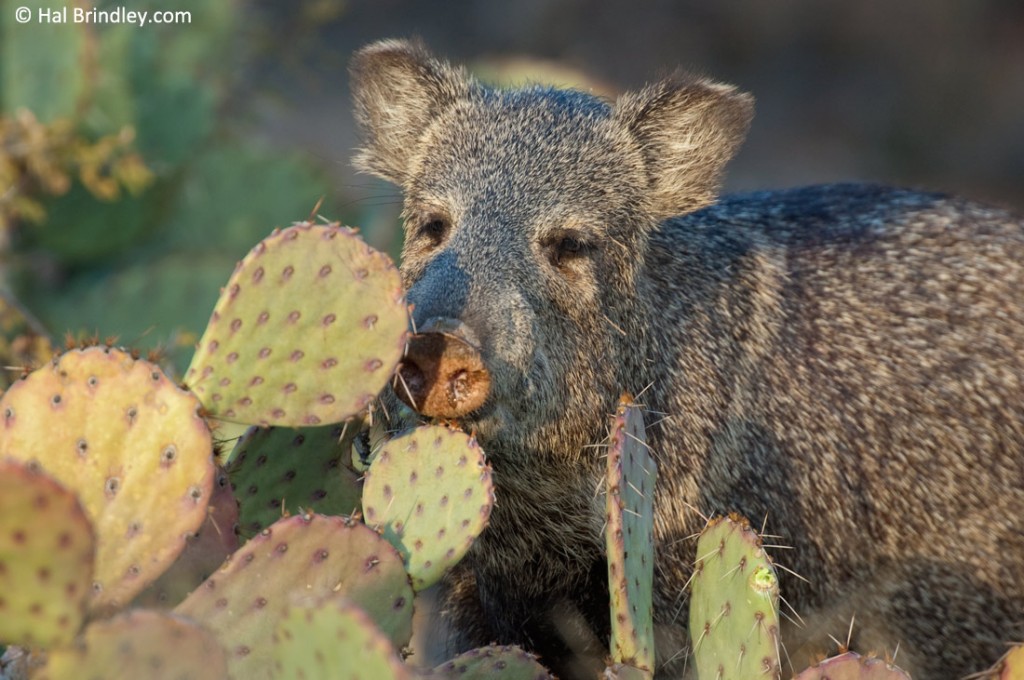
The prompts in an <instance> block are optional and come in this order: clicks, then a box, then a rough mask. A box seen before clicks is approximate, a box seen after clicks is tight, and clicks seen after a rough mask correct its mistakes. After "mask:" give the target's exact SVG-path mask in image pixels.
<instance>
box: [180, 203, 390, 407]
mask: <svg viewBox="0 0 1024 680" xmlns="http://www.w3.org/2000/svg"><path fill="white" fill-rule="evenodd" d="M407 327H408V313H407V310H406V306H405V299H404V297H403V294H402V286H401V282H400V280H399V276H398V270H397V269H395V266H394V264H392V262H391V260H390V259H389V258H388V257H387V256H386V255H383V254H381V253H378V252H377V251H375V250H372V249H371V248H370V247H369V246H367V245H366V244H365V243H364V242H363V241H362V240H361V239H360V238H359V237H358V236H357V235H356V233H355V232H354V231H352V230H350V229H346V228H342V227H339V226H337V225H326V226H325V225H312V224H308V223H303V224H299V225H296V226H293V227H289V228H287V229H284V230H282V231H277V232H275V233H274V234H272V235H271V236H269V237H268V238H266V239H265V240H263V241H262V242H260V243H259V244H258V245H257V246H256V247H255V248H253V250H252V251H251V252H250V253H249V254H248V255H247V256H246V258H245V259H244V260H242V262H240V263H239V265H238V266H237V267H236V268H235V273H234V274H232V276H231V279H230V280H229V281H228V285H227V286H226V287H225V288H224V292H223V294H222V295H221V298H220V300H218V302H217V305H216V307H214V310H213V315H212V316H211V317H210V323H209V325H208V326H207V327H206V332H205V333H204V334H203V338H202V340H200V342H199V348H198V350H197V351H196V355H195V357H193V359H192V365H191V366H190V367H189V369H188V372H187V374H186V377H185V382H186V383H187V384H188V385H189V386H190V387H191V388H192V390H193V391H195V393H196V394H197V395H198V396H199V398H200V399H201V400H202V401H203V404H205V406H206V407H207V409H209V410H210V412H211V413H213V414H214V415H215V416H216V417H217V418H220V419H223V420H228V421H233V422H241V423H249V424H252V425H284V426H289V427H300V426H310V425H327V424H330V423H337V422H341V421H343V420H345V419H347V418H350V417H351V416H353V415H355V414H357V413H359V412H360V411H362V410H364V409H365V408H366V406H367V405H368V404H369V403H370V401H371V400H372V399H373V398H374V397H375V396H376V395H377V393H378V392H380V390H381V389H382V388H383V387H384V386H385V384H387V381H388V379H389V378H390V377H391V375H392V374H393V372H394V369H395V367H396V366H397V365H398V360H399V359H400V358H401V355H402V352H403V351H404V348H405V338H406V329H407Z"/></svg>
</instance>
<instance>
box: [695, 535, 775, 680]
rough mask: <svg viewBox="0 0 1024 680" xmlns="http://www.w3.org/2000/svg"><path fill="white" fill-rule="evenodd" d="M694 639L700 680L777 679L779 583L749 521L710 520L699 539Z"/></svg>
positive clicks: (696, 566)
mask: <svg viewBox="0 0 1024 680" xmlns="http://www.w3.org/2000/svg"><path fill="white" fill-rule="evenodd" d="M691 584H692V585H691V594H690V638H691V645H692V648H693V656H694V661H695V665H696V668H697V677H698V678H700V680H706V679H708V678H711V679H719V680H729V679H730V678H737V679H738V680H752V679H753V678H778V677H779V672H780V664H779V582H778V577H777V576H776V574H775V568H774V567H773V566H772V563H771V560H770V559H769V558H768V556H767V554H766V553H765V551H764V549H763V548H762V547H761V539H760V537H758V535H757V533H756V532H755V531H754V530H753V529H751V528H750V523H749V522H748V521H747V520H745V519H743V518H741V517H739V516H731V517H719V518H716V519H713V520H711V521H710V522H709V523H708V525H707V526H706V527H705V528H704V532H703V533H702V534H701V536H700V539H699V540H698V542H697V562H696V564H695V565H694V574H693V579H692V581H691Z"/></svg>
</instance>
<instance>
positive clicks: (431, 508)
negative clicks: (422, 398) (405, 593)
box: [363, 425, 494, 590]
mask: <svg viewBox="0 0 1024 680" xmlns="http://www.w3.org/2000/svg"><path fill="white" fill-rule="evenodd" d="M493 505H494V486H493V484H492V482H491V469H490V466H488V465H487V464H485V463H484V457H483V452H482V451H481V450H480V447H479V446H478V445H477V443H476V440H475V439H473V438H472V437H470V436H468V435H466V434H465V433H463V432H459V431H456V430H450V429H448V428H447V427H444V426H440V425H434V426H424V427H420V428H417V429H415V430H413V431H411V432H409V433H407V434H404V435H402V436H400V437H396V438H395V439H392V440H390V441H388V442H386V443H385V444H384V445H383V447H382V448H381V450H380V451H379V452H378V453H377V455H376V457H375V458H374V459H373V463H372V464H371V465H370V469H369V470H367V472H366V478H365V481H364V486H363V515H364V517H365V518H366V522H367V523H368V524H369V525H370V526H379V527H381V529H382V531H383V535H384V538H386V539H387V540H389V541H390V542H391V543H392V544H393V545H394V546H395V547H396V548H397V549H398V551H399V552H400V553H401V554H402V557H403V559H404V560H405V564H406V568H407V569H408V570H409V574H410V575H411V576H412V582H413V586H414V587H415V588H416V589H417V590H422V589H423V588H426V587H427V586H429V585H431V584H433V583H436V582H437V581H438V580H440V578H441V576H442V575H443V574H444V572H445V571H446V570H447V569H449V568H450V567H452V566H453V565H454V564H455V563H456V562H458V561H459V560H460V559H461V558H462V556H463V555H465V554H466V551H467V550H468V549H469V546H470V545H471V544H472V542H473V540H474V539H475V538H476V537H477V536H479V535H480V532H482V531H483V530H484V527H486V526H487V520H488V519H489V518H490V514H491V508H492V507H493Z"/></svg>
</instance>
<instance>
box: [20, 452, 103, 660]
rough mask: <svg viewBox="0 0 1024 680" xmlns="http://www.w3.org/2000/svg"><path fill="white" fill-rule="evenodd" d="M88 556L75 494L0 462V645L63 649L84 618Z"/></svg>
mask: <svg viewBox="0 0 1024 680" xmlns="http://www.w3.org/2000/svg"><path fill="white" fill-rule="evenodd" d="M94 556H95V537H94V535H93V530H92V525H91V524H90V523H89V519H88V517H87V516H86V512H85V510H84V509H83V508H82V506H81V504H80V503H79V502H78V498H77V497H76V496H75V494H74V493H72V492H71V491H69V490H67V489H66V488H65V487H64V486H62V485H61V484H59V483H58V482H57V481H56V480H54V479H53V478H52V477H49V476H48V475H46V474H43V473H42V472H41V471H39V470H38V469H36V468H34V467H31V466H28V465H24V464H22V463H19V462H15V461H13V460H7V461H0V640H2V641H3V642H4V643H7V644H16V645H23V646H26V647H53V646H57V645H59V644H64V643H68V642H70V641H71V640H72V639H73V638H74V637H75V635H76V634H77V633H78V629H79V627H80V626H81V625H82V621H83V619H84V617H85V613H86V609H85V606H86V602H87V601H88V598H89V593H90V589H91V587H92V580H93V579H92V573H93V558H94Z"/></svg>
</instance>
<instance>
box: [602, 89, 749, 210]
mask: <svg viewBox="0 0 1024 680" xmlns="http://www.w3.org/2000/svg"><path fill="white" fill-rule="evenodd" d="M753 115H754V98H753V97H751V96H750V95H749V94H746V93H743V92H739V91H738V90H736V89H735V88H734V87H732V86H730V85H722V84H719V83H714V82H711V81H708V80H702V79H692V78H686V77H684V76H674V77H672V78H669V79H667V80H663V81H661V82H659V83H655V84H654V85H650V86H648V87H646V88H644V89H642V90H640V91H638V92H629V93H626V94H624V95H623V96H622V97H621V98H620V99H619V101H618V102H617V103H616V105H615V117H616V118H617V119H618V120H619V121H620V122H621V123H622V124H623V125H624V126H625V127H626V129H627V130H629V132H630V133H632V135H633V137H634V138H635V139H636V141H637V143H638V144H639V145H640V149H641V151H642V152H643V156H644V160H645V162H646V165H647V172H648V175H649V177H650V179H651V195H650V196H651V207H652V208H653V210H654V212H655V214H656V215H657V216H658V217H659V218H666V217H671V216H673V215H681V214H684V213H688V212H691V211H693V210H696V209H698V208H701V207H704V206H706V205H708V204H710V203H712V202H713V201H714V200H715V197H716V196H717V194H718V189H719V186H720V184H721V177H722V171H723V170H724V168H725V164H726V163H727V162H728V161H729V159H731V158H732V157H733V155H734V154H735V153H736V151H737V149H738V148H739V146H740V143H742V141H743V139H744V138H745V137H746V134H747V129H748V128H749V127H750V120H751V118H752V117H753Z"/></svg>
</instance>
